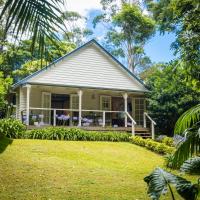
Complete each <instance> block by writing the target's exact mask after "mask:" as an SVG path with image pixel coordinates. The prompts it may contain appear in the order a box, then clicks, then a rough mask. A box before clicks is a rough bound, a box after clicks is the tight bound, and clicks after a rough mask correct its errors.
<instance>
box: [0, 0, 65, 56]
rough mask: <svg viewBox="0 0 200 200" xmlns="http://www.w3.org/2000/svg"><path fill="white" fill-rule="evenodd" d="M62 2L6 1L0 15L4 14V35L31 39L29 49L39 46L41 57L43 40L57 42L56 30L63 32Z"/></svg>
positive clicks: (61, 0)
mask: <svg viewBox="0 0 200 200" xmlns="http://www.w3.org/2000/svg"><path fill="white" fill-rule="evenodd" d="M63 3H64V2H63V0H51V1H49V0H7V1H6V2H5V5H4V7H3V9H2V12H1V14H0V20H1V19H2V17H3V16H4V15H5V14H6V16H7V18H6V25H5V30H4V32H5V34H7V33H8V31H9V32H12V33H13V34H14V35H16V36H17V37H18V38H20V37H21V36H22V35H23V36H24V35H27V36H29V37H31V38H32V44H31V49H32V50H33V49H34V46H35V44H36V42H39V44H40V46H41V47H40V48H39V50H40V52H39V53H40V55H43V50H44V38H45V37H47V38H50V39H52V40H53V39H54V40H58V39H59V37H58V35H57V32H58V30H63V31H64V29H63V26H64V23H63V21H62V18H61V17H60V16H61V14H62V12H61V9H60V5H63Z"/></svg>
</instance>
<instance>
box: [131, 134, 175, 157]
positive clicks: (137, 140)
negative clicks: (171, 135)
mask: <svg viewBox="0 0 200 200" xmlns="http://www.w3.org/2000/svg"><path fill="white" fill-rule="evenodd" d="M130 141H131V142H132V143H134V144H137V145H139V146H145V147H146V148H147V149H149V150H151V151H154V152H156V153H159V154H171V153H172V152H174V150H175V148H174V147H169V146H167V145H166V144H164V143H160V142H156V141H154V140H152V139H143V138H141V137H139V136H133V137H131V139H130Z"/></svg>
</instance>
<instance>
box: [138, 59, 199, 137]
mask: <svg viewBox="0 0 200 200" xmlns="http://www.w3.org/2000/svg"><path fill="white" fill-rule="evenodd" d="M141 76H142V77H143V79H144V80H145V83H146V85H147V87H148V88H149V90H150V93H149V96H148V97H149V101H148V103H149V104H148V110H149V111H148V112H149V113H150V114H151V116H152V117H153V119H154V120H155V121H156V122H157V128H158V131H157V132H158V133H162V134H165V135H171V136H172V135H173V129H174V126H175V123H176V121H177V120H178V118H179V116H180V115H181V114H182V113H183V112H184V111H186V110H187V109H189V108H190V107H191V106H194V105H196V104H198V103H199V102H200V99H199V96H200V91H199V90H197V89H195V88H194V87H192V85H191V84H187V83H188V81H187V74H186V72H185V70H184V68H182V67H180V66H177V61H174V62H171V63H169V64H157V65H155V66H153V67H152V68H150V69H149V70H146V71H145V72H143V74H142V75H141Z"/></svg>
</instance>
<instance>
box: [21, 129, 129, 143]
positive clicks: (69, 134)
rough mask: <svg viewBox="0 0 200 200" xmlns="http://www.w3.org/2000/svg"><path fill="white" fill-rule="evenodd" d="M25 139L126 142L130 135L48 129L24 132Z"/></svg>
mask: <svg viewBox="0 0 200 200" xmlns="http://www.w3.org/2000/svg"><path fill="white" fill-rule="evenodd" d="M23 138H26V139H46V140H72V141H112V142H127V141H129V138H130V134H128V133H119V132H97V131H85V130H82V129H77V128H63V127H62V128H60V127H49V128H44V129H33V130H29V131H26V132H25V133H24V135H23Z"/></svg>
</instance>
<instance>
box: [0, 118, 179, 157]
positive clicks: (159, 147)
mask: <svg viewBox="0 0 200 200" xmlns="http://www.w3.org/2000/svg"><path fill="white" fill-rule="evenodd" d="M0 135H2V136H3V135H4V136H6V137H8V138H14V139H43V140H70V141H110V142H131V143H133V144H136V145H139V146H142V147H145V148H147V149H149V150H151V151H154V152H156V153H159V154H171V153H173V152H174V151H175V148H174V147H173V139H172V138H169V137H165V138H163V139H162V140H161V141H160V142H156V141H154V140H152V139H143V138H141V137H139V136H131V134H129V133H119V132H98V131H86V130H82V129H78V128H64V127H48V128H43V129H33V130H26V126H25V125H24V124H22V122H21V121H19V120H16V119H10V118H8V119H2V120H0Z"/></svg>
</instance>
